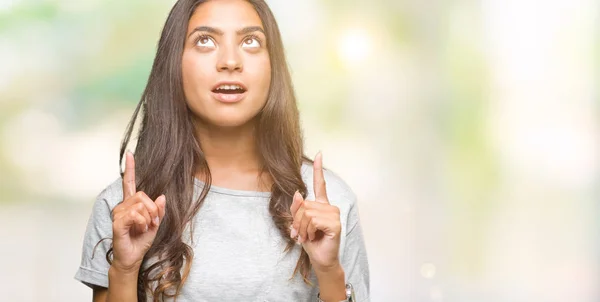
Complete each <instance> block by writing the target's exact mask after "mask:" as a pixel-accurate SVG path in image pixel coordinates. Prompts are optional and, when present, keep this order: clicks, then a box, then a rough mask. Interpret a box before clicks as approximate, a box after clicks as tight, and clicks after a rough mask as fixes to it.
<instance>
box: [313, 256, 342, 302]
mask: <svg viewBox="0 0 600 302" xmlns="http://www.w3.org/2000/svg"><path fill="white" fill-rule="evenodd" d="M315 274H316V276H317V280H318V282H319V290H320V293H319V298H320V299H321V300H323V301H325V302H329V301H336V302H337V301H344V300H346V282H345V276H344V269H343V268H342V265H341V264H339V265H336V266H335V267H333V268H331V269H329V270H327V271H317V270H315Z"/></svg>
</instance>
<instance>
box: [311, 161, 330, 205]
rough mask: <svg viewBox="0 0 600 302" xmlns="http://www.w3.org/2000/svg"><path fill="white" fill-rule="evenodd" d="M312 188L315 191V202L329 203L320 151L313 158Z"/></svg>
mask: <svg viewBox="0 0 600 302" xmlns="http://www.w3.org/2000/svg"><path fill="white" fill-rule="evenodd" d="M313 173H314V175H313V188H314V190H315V201H319V202H325V203H329V200H328V199H327V190H326V189H325V176H324V175H323V154H321V151H319V153H317V155H316V156H315V161H314V163H313Z"/></svg>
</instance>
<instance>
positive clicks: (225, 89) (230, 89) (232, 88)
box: [215, 85, 245, 93]
mask: <svg viewBox="0 0 600 302" xmlns="http://www.w3.org/2000/svg"><path fill="white" fill-rule="evenodd" d="M244 91H245V90H244V88H242V87H241V86H238V85H221V86H219V87H217V89H215V92H216V93H243V92H244Z"/></svg>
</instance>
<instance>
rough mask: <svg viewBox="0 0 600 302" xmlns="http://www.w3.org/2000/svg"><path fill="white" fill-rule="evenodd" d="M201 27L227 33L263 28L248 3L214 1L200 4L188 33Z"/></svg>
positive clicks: (191, 19)
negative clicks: (257, 27)
mask: <svg viewBox="0 0 600 302" xmlns="http://www.w3.org/2000/svg"><path fill="white" fill-rule="evenodd" d="M199 26H209V27H213V28H217V29H219V30H221V31H223V32H225V33H227V32H235V31H238V30H240V29H242V28H246V27H251V26H259V27H261V28H262V27H263V26H262V21H261V19H260V17H259V16H258V13H257V12H256V10H255V9H254V7H253V6H252V4H250V3H249V2H248V1H244V0H213V1H207V2H205V3H202V4H200V5H199V6H198V7H197V8H196V10H195V11H194V13H193V14H192V17H191V18H190V22H189V24H188V33H189V32H191V31H193V30H194V29H195V28H196V27H199Z"/></svg>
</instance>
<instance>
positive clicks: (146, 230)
mask: <svg viewBox="0 0 600 302" xmlns="http://www.w3.org/2000/svg"><path fill="white" fill-rule="evenodd" d="M146 232H148V225H146V229H145V230H144V233H146Z"/></svg>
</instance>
